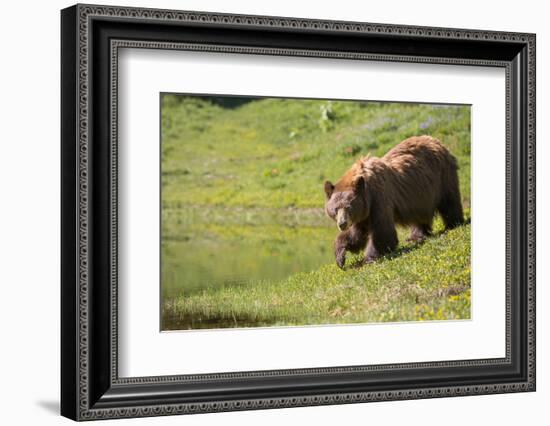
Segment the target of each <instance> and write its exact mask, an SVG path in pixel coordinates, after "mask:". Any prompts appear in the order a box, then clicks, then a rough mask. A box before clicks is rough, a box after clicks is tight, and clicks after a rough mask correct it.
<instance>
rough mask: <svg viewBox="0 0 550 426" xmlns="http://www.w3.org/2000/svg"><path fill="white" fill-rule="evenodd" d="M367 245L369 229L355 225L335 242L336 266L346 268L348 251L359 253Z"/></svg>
mask: <svg viewBox="0 0 550 426" xmlns="http://www.w3.org/2000/svg"><path fill="white" fill-rule="evenodd" d="M366 244H367V229H366V226H365V225H364V224H360V223H358V224H354V225H352V226H351V227H350V228H349V229H347V230H346V231H343V232H341V233H340V234H339V235H338V236H337V237H336V241H334V257H335V258H336V264H337V265H338V267H340V268H342V269H343V268H344V265H345V263H346V251H350V252H352V253H358V252H359V251H360V250H362V249H363V248H365V245H366Z"/></svg>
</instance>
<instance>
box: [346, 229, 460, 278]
mask: <svg viewBox="0 0 550 426" xmlns="http://www.w3.org/2000/svg"><path fill="white" fill-rule="evenodd" d="M470 223H471V219H470V218H466V219H465V220H464V223H463V224H462V225H460V227H462V226H466V225H469V224H470ZM454 229H456V228H454ZM451 230H452V229H443V230H441V231H437V232H434V233H432V234H431V235H430V236H429V237H427V238H426V239H424V240H421V241H409V242H408V244H407V245H404V246H401V247H399V248H397V249H396V250H394V251H392V252H391V253H388V254H386V255H384V256H382V257H380V259H377V260H376V261H374V262H365V260H364V259H362V258H359V259H355V260H354V261H353V262H351V263H350V265H349V266H347V267H346V268H345V269H344V270H349V269H359V268H362V267H363V266H367V265H369V264H371V263H381V262H384V261H389V260H394V259H397V258H399V257H401V256H403V255H404V254H407V253H411V252H413V251H415V250H417V249H419V248H420V247H422V246H423V245H424V243H426V242H427V241H429V240H430V239H433V238H437V237H440V236H442V235H445V234H446V233H447V232H449V231H451Z"/></svg>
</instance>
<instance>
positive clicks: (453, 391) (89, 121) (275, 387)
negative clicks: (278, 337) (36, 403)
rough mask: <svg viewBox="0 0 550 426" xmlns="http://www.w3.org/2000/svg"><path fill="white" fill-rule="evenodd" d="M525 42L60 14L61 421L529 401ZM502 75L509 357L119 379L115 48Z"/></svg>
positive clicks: (174, 17)
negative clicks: (452, 67) (499, 396)
mask: <svg viewBox="0 0 550 426" xmlns="http://www.w3.org/2000/svg"><path fill="white" fill-rule="evenodd" d="M535 41H536V37H535V35H534V34H524V33H510V32H495V31H480V30H464V29H449V28H428V27H414V26H403V25H385V24H384V25H382V24H369V23H358V22H335V21H323V20H309V19H294V18H281V17H269V16H243V15H229V14H217V13H202V12H185V11H170V10H155V9H141V8H139V9H138V8H129V7H106V6H97V5H80V4H79V5H75V6H72V7H69V8H67V9H64V10H62V12H61V53H62V55H61V69H62V73H61V88H62V90H61V100H62V111H61V113H62V114H61V135H62V137H61V162H62V171H61V192H62V197H61V212H62V215H61V223H62V231H61V241H62V249H61V255H62V256H61V258H62V265H61V272H62V274H61V324H62V326H61V414H62V415H64V416H66V417H68V418H71V419H74V420H91V419H105V418H121V417H140V416H158V415H169V414H184V413H204V412H216V411H230V410H247V409H266V408H279V407H293V406H308V405H322V404H343V403H354V402H367V401H381V400H399V399H415V398H435V397H444V396H463V395H477V394H490V393H504V392H521V391H534V390H535ZM125 46H127V47H137V48H139V47H144V48H145V47H147V48H157V49H180V48H188V49H196V50H201V51H212V50H213V51H221V52H232V53H242V54H247V53H256V54H264V55H297V56H313V57H326V58H342V59H350V60H385V61H386V60H390V61H398V62H422V63H434V64H441V63H443V64H459V65H464V66H469V65H484V66H493V67H503V68H505V70H506V109H507V112H506V115H507V117H506V124H507V130H506V139H507V140H506V144H507V159H506V161H507V164H506V199H507V212H506V241H507V247H506V281H507V284H506V285H507V290H506V303H507V308H506V313H507V315H506V321H507V324H506V336H507V341H506V356H505V357H504V358H498V359H481V360H460V361H445V362H443V361H442V362H430V363H410V364H386V365H377V366H368V365H367V366H327V367H326V368H317V369H302V370H273V371H255V372H243V373H218V374H206V375H194V376H160V377H136V378H119V377H118V369H117V365H118V364H117V363H118V359H117V332H118V330H117V309H116V308H117V269H116V267H117V264H116V260H117V216H116V200H117V198H116V196H117V168H116V165H117V162H116V159H117V157H116V155H117V150H116V148H117V147H116V114H117V111H116V102H114V100H116V88H117V84H118V80H117V73H116V71H117V69H116V65H117V62H116V59H117V56H116V55H117V49H118V48H120V47H125Z"/></svg>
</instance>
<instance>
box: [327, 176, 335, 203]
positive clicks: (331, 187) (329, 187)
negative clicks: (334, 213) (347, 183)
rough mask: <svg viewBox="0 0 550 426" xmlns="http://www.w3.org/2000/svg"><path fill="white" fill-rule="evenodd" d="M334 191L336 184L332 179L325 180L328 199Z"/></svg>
mask: <svg viewBox="0 0 550 426" xmlns="http://www.w3.org/2000/svg"><path fill="white" fill-rule="evenodd" d="M333 192H334V185H333V184H332V182H331V181H329V180H327V181H326V182H325V194H326V195H327V200H328V199H329V198H330V196H331V195H332V193H333Z"/></svg>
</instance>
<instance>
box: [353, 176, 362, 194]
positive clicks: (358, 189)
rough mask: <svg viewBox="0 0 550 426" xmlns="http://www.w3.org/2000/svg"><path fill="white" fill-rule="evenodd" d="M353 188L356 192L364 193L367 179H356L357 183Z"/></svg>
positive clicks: (354, 183) (360, 177)
mask: <svg viewBox="0 0 550 426" xmlns="http://www.w3.org/2000/svg"><path fill="white" fill-rule="evenodd" d="M353 188H354V189H355V192H359V191H363V190H364V189H365V178H364V177H363V176H359V177H358V178H357V179H355V182H353Z"/></svg>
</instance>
